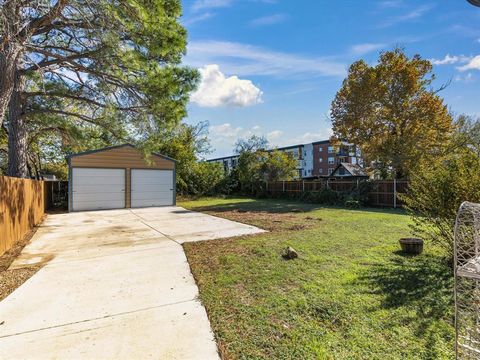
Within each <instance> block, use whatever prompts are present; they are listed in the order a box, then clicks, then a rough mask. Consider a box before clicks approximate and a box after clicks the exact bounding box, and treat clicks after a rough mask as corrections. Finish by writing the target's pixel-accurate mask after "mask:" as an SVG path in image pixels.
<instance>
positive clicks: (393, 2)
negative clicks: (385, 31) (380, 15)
mask: <svg viewBox="0 0 480 360" xmlns="http://www.w3.org/2000/svg"><path fill="white" fill-rule="evenodd" d="M378 6H379V7H380V8H383V9H390V8H397V7H401V6H403V1H402V0H386V1H381V2H380V3H379V4H378Z"/></svg>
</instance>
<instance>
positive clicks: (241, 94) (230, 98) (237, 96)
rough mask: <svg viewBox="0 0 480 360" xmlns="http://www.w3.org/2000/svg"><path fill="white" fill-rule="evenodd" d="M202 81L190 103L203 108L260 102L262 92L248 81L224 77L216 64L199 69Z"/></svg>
mask: <svg viewBox="0 0 480 360" xmlns="http://www.w3.org/2000/svg"><path fill="white" fill-rule="evenodd" d="M199 71H200V74H201V76H202V81H201V83H200V86H199V87H198V90H197V91H195V92H194V93H193V94H192V97H191V101H192V102H194V103H196V104H198V105H200V106H204V107H217V106H251V105H255V104H258V103H261V102H262V94H263V93H262V91H261V90H260V89H259V88H258V87H256V86H255V85H254V84H253V83H252V82H251V81H250V80H243V79H239V78H238V76H230V77H225V75H224V74H223V73H222V72H221V71H220V67H219V66H218V65H216V64H211V65H206V66H204V67H203V68H201V69H199Z"/></svg>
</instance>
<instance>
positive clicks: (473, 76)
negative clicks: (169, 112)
mask: <svg viewBox="0 0 480 360" xmlns="http://www.w3.org/2000/svg"><path fill="white" fill-rule="evenodd" d="M183 8H184V15H183V17H182V19H181V21H182V23H183V24H184V26H185V27H186V28H187V30H188V41H189V44H188V52H187V56H186V57H185V59H184V63H185V64H187V65H190V66H193V67H196V68H199V69H200V71H201V74H202V79H203V80H202V83H201V85H200V87H199V90H198V91H197V92H196V93H195V94H193V96H192V99H191V102H190V104H189V107H188V110H189V116H188V119H187V122H189V123H198V122H200V121H209V123H210V139H211V143H212V148H213V152H212V153H211V154H209V155H208V156H207V157H208V158H211V157H216V156H224V155H229V154H231V153H232V148H233V144H234V143H235V141H236V140H237V139H238V138H242V137H243V138H244V137H248V136H250V135H252V134H257V135H265V136H267V138H268V139H269V141H270V144H271V145H272V146H284V145H291V144H296V143H307V142H311V141H315V140H322V139H326V138H328V136H329V135H330V123H329V121H328V112H329V108H330V103H331V101H332V99H333V97H334V96H335V93H336V92H337V90H338V89H339V87H340V86H341V83H342V80H343V78H344V77H345V75H346V71H347V68H348V66H349V65H350V64H351V63H352V62H354V61H356V60H358V59H365V60H366V61H367V62H368V63H370V64H374V63H375V62H376V59H377V58H378V53H379V51H382V50H389V49H392V48H394V47H395V46H401V47H404V48H405V50H406V52H407V53H408V54H409V55H413V54H416V53H418V54H420V55H421V56H422V57H424V58H426V59H431V60H432V61H433V63H434V64H435V65H434V73H435V74H436V76H437V80H436V82H435V86H436V87H439V86H441V85H442V84H443V83H446V82H448V81H451V84H450V86H449V87H448V88H447V89H446V90H444V91H443V92H441V93H440V94H441V96H443V97H444V99H445V102H446V103H447V104H448V106H449V107H450V109H451V111H452V112H454V113H456V114H459V113H466V114H470V115H475V116H480V8H476V7H473V6H472V5H470V4H469V3H468V2H467V1H466V0H437V1H418V0H417V1H408V0H384V1H381V0H379V1H368V0H362V1H358V0H342V1H340V0H339V1H330V0H188V1H187V0H184V1H183Z"/></svg>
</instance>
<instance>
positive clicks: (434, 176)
mask: <svg viewBox="0 0 480 360" xmlns="http://www.w3.org/2000/svg"><path fill="white" fill-rule="evenodd" d="M457 125H458V127H457V131H456V132H455V134H454V137H453V139H454V140H452V142H451V143H450V144H449V145H448V148H447V149H446V151H445V152H444V153H443V154H441V155H440V156H438V157H437V158H436V159H433V160H424V161H422V162H421V164H420V166H419V168H418V170H417V171H416V172H415V173H414V174H411V176H410V183H409V188H408V193H407V194H404V195H402V196H401V198H402V200H403V201H404V202H405V204H406V208H407V210H408V211H409V212H410V214H411V215H412V218H413V221H414V224H413V230H414V231H415V233H417V234H418V235H420V236H422V237H424V238H426V239H427V240H430V241H432V242H434V243H437V244H439V245H440V246H442V247H443V248H444V249H445V250H446V252H447V254H448V255H450V256H453V228H454V224H455V216H456V213H457V210H458V208H459V206H460V204H461V203H462V202H463V201H472V202H480V141H479V139H480V137H479V134H480V132H479V129H480V122H479V121H472V120H471V119H468V118H466V117H463V116H462V117H461V118H460V119H459V121H457Z"/></svg>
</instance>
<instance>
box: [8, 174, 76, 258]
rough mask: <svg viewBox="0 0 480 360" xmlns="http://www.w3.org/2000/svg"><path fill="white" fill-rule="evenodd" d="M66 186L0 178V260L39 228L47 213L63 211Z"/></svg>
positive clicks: (55, 182)
mask: <svg viewBox="0 0 480 360" xmlns="http://www.w3.org/2000/svg"><path fill="white" fill-rule="evenodd" d="M66 184H67V182H66V181H39V180H29V179H19V178H13V177H8V176H0V256H1V255H2V254H4V253H5V252H7V251H8V250H10V249H11V248H12V247H13V246H14V245H15V243H17V242H18V241H20V240H21V239H22V238H23V237H24V236H25V235H26V234H27V233H28V232H29V231H30V230H32V229H33V227H34V226H36V225H38V224H39V223H40V222H41V221H42V219H43V216H44V215H45V212H46V211H47V210H56V209H66V199H67V194H66V191H67V190H66V189H67V185H66Z"/></svg>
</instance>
